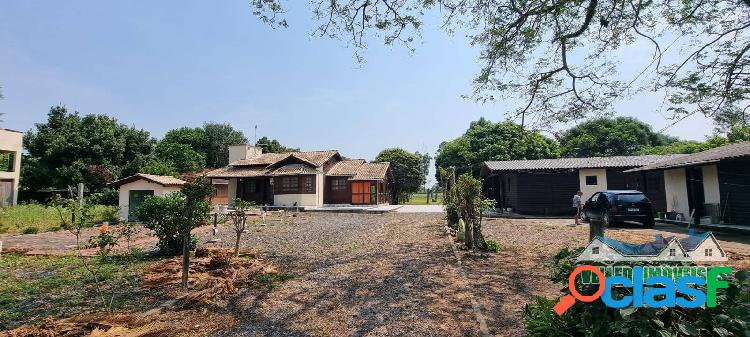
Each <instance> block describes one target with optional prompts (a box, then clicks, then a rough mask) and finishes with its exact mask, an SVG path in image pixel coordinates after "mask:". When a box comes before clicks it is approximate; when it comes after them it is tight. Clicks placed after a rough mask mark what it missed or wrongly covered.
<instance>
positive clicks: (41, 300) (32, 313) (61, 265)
mask: <svg viewBox="0 0 750 337" xmlns="http://www.w3.org/2000/svg"><path fill="white" fill-rule="evenodd" d="M127 261H128V259H126V258H125V257H124V256H114V257H112V258H111V259H109V260H108V262H107V263H104V264H103V266H102V268H101V270H100V272H99V273H100V274H99V275H100V278H101V279H102V280H104V283H100V284H107V285H109V286H110V287H111V289H114V290H113V291H116V292H117V296H116V297H115V301H114V304H113V307H114V308H124V307H126V306H130V305H134V304H137V303H142V301H140V300H139V299H142V297H143V294H142V293H141V292H140V290H139V288H138V283H137V278H138V273H139V271H140V270H143V269H144V264H145V263H146V262H145V261H144V260H143V259H142V258H138V259H134V260H133V262H132V263H127ZM93 282H94V281H93V277H92V276H91V274H90V273H88V272H87V271H86V269H85V268H84V267H83V265H82V264H81V261H80V260H79V258H78V257H76V256H73V255H70V256H25V255H18V254H3V255H2V257H0V330H6V329H11V328H14V327H15V326H17V325H20V324H22V323H27V322H31V321H33V320H35V319H36V318H40V317H44V316H48V315H53V316H60V315H66V316H67V315H70V314H72V313H75V311H78V310H85V309H87V308H100V307H101V304H100V302H99V301H98V299H97V298H96V296H95V293H94V290H93V287H94V283H93ZM105 293H106V292H105ZM110 293H111V292H110Z"/></svg>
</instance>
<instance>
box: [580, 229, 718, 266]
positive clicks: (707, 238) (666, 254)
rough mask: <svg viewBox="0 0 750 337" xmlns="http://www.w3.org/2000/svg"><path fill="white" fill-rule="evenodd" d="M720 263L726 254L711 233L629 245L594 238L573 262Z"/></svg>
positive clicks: (657, 236) (658, 238)
mask: <svg viewBox="0 0 750 337" xmlns="http://www.w3.org/2000/svg"><path fill="white" fill-rule="evenodd" d="M584 261H585V262H603V263H612V262H695V263H699V262H720V261H727V256H726V253H725V252H724V250H723V249H721V246H719V242H718V241H717V240H716V238H715V237H714V235H713V233H711V232H704V233H701V234H695V232H694V230H692V229H691V230H690V235H689V236H688V237H687V238H683V239H677V238H676V237H674V236H670V237H662V236H661V235H658V234H657V235H656V238H655V239H654V241H651V242H647V243H643V244H632V243H628V242H623V241H618V240H614V239H611V238H606V237H603V236H597V237H595V238H594V240H592V241H591V243H589V244H588V246H586V249H584V250H583V252H582V253H581V255H579V256H578V259H577V260H576V262H578V263H580V262H584Z"/></svg>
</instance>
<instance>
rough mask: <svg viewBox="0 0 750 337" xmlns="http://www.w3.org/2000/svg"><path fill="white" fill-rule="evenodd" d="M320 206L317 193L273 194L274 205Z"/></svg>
mask: <svg viewBox="0 0 750 337" xmlns="http://www.w3.org/2000/svg"><path fill="white" fill-rule="evenodd" d="M295 202H296V203H297V206H318V195H317V194H313V193H310V194H276V195H274V196H273V204H274V206H294V203H295Z"/></svg>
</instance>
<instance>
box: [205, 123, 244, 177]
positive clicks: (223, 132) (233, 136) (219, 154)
mask: <svg viewBox="0 0 750 337" xmlns="http://www.w3.org/2000/svg"><path fill="white" fill-rule="evenodd" d="M203 132H204V133H205V135H206V144H205V147H204V148H203V151H204V153H205V155H206V166H208V167H211V168H217V167H224V166H227V165H228V164H229V145H234V144H245V143H247V138H245V135H244V134H242V131H239V130H235V129H234V128H233V127H232V126H231V125H230V124H222V123H205V124H203Z"/></svg>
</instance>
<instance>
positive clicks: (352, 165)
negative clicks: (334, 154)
mask: <svg viewBox="0 0 750 337" xmlns="http://www.w3.org/2000/svg"><path fill="white" fill-rule="evenodd" d="M364 163H365V160H364V159H353V160H342V161H340V162H337V163H335V164H333V166H331V168H330V169H328V172H326V174H327V175H329V176H354V175H356V174H357V170H359V168H360V167H361V166H362V164H364Z"/></svg>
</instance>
